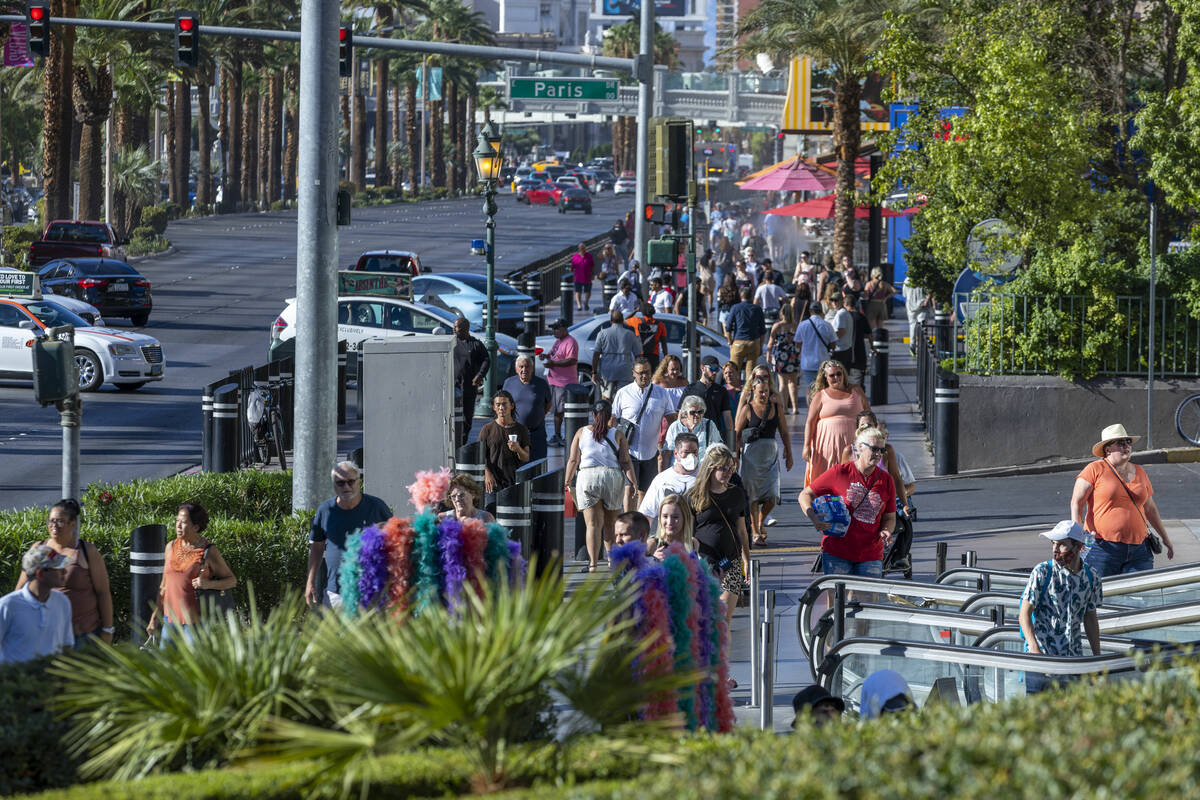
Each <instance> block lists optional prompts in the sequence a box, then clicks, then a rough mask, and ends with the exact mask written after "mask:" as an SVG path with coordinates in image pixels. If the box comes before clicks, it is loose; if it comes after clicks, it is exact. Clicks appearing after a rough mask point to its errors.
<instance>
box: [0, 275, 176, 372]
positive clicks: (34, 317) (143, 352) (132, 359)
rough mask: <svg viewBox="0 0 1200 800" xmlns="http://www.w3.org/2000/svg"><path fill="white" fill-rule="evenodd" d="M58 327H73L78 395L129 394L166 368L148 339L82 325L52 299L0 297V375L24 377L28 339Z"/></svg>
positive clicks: (157, 347) (30, 362)
mask: <svg viewBox="0 0 1200 800" xmlns="http://www.w3.org/2000/svg"><path fill="white" fill-rule="evenodd" d="M60 325H74V326H75V368H76V371H77V373H78V375H79V390H80V391H81V392H94V391H96V390H97V389H99V388H100V386H101V385H102V384H104V383H111V384H113V385H114V386H116V387H117V388H118V389H123V390H125V391H132V390H134V389H140V388H142V387H143V386H145V385H146V384H147V383H149V382H151V381H161V380H162V379H163V375H164V374H165V372H166V368H167V365H166V361H165V360H164V358H163V351H162V344H161V343H159V341H158V340H157V339H155V338H154V337H153V336H148V335H146V334H144V333H135V332H133V331H128V330H114V329H112V328H97V327H94V326H91V325H88V323H87V320H85V319H83V318H82V317H79V316H77V315H75V314H73V313H71V312H70V311H68V310H67V309H66V308H65V307H64V306H63V305H62V304H60V303H59V302H58V301H57V298H43V299H30V298H16V297H0V342H4V343H5V346H3V347H0V376H3V377H7V378H30V377H31V376H32V374H33V359H32V358H30V356H29V352H30V351H29V348H30V346H31V345H32V342H33V339H34V338H35V336H37V335H40V333H41V331H43V330H45V329H46V328H55V327H58V326H60ZM8 343H11V346H10V345H9V344H8Z"/></svg>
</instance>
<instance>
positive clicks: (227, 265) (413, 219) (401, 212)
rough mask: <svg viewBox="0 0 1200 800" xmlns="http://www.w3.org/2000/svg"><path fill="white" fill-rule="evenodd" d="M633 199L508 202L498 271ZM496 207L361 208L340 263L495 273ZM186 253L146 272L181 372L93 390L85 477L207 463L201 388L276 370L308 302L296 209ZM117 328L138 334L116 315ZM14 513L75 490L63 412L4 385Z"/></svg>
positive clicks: (222, 233) (566, 242) (4, 452)
mask: <svg viewBox="0 0 1200 800" xmlns="http://www.w3.org/2000/svg"><path fill="white" fill-rule="evenodd" d="M632 202H633V201H632V198H631V197H629V196H622V197H618V198H614V197H612V196H611V195H608V196H605V197H601V198H597V200H596V203H595V208H596V212H595V214H593V215H592V216H586V215H582V214H578V213H574V214H567V215H560V214H556V213H554V211H553V210H552V209H550V208H547V207H537V206H535V207H526V206H523V205H518V204H517V203H516V202H515V201H514V200H513V199H512V197H511V196H510V195H507V194H505V195H501V196H500V198H499V204H500V213H499V215H498V216H497V217H496V223H497V227H496V266H497V272H498V273H499V274H502V273H504V272H508V271H509V270H512V269H515V268H517V267H520V266H522V265H524V264H526V263H528V262H529V261H531V260H533V259H536V258H538V257H541V256H544V255H546V254H548V253H551V252H555V251H558V250H561V249H562V248H564V247H568V246H570V245H571V244H573V243H574V242H575V241H577V240H578V239H580V238H583V237H586V236H591V235H594V234H598V233H601V232H603V231H604V230H606V229H607V228H608V227H610V226H611V225H612V223H613V221H614V220H616V219H617V218H618V217H624V215H625V213H626V212H627V211H629V210H630V209H631V208H632ZM481 206H482V201H481V200H478V199H465V200H444V201H438V202H431V203H422V204H411V205H410V204H402V205H395V206H381V207H375V208H365V209H355V211H354V224H353V225H352V226H350V227H348V228H342V229H340V231H339V234H340V235H339V254H340V255H339V264H342V265H345V264H349V263H351V262H352V261H353V260H354V259H355V258H356V257H357V255H358V254H359V253H360V252H362V251H363V250H367V249H371V248H379V247H392V248H395V249H406V250H415V251H416V252H418V253H419V254H420V256H421V260H422V262H423V263H424V264H428V265H429V266H430V267H432V268H433V270H434V271H436V272H446V271H472V272H483V271H484V264H483V259H482V258H480V257H478V256H472V255H471V254H470V240H471V239H472V238H482V237H483V229H484V225H483V214H482V212H481ZM167 235H168V238H170V239H171V241H172V242H173V243H174V245H175V247H176V248H177V252H175V253H173V254H171V255H168V256H161V257H156V258H150V259H145V260H143V261H141V262H140V263H139V264H138V268H139V269H140V270H141V271H142V272H143V273H144V274H145V275H146V276H147V277H148V278H149V279H150V281H151V283H152V284H153V286H154V313H153V315H152V316H151V319H150V323H149V325H148V326H147V327H146V329H145V330H146V332H147V333H150V334H152V335H153V336H156V337H158V338H159V339H160V340H161V341H162V343H163V349H164V351H165V353H166V358H167V377H166V379H165V380H163V381H162V382H160V383H157V384H150V385H148V386H147V387H145V388H144V389H142V390H140V391H138V392H133V393H125V392H117V391H116V390H115V389H112V388H111V387H105V388H104V389H102V390H101V391H100V392H97V393H94V394H89V395H85V398H84V431H83V435H82V464H83V469H82V481H83V483H84V484H85V485H86V484H88V483H90V482H93V481H99V480H104V481H120V480H127V479H130V478H135V477H161V476H164V475H171V474H174V473H175V472H178V471H180V470H182V469H185V468H187V467H188V466H191V465H193V464H196V463H198V462H199V460H200V400H199V389H200V387H202V386H203V385H205V384H206V383H209V382H210V381H213V380H216V379H217V378H219V377H222V376H224V375H225V374H226V373H227V372H228V371H229V370H230V369H236V368H240V367H244V366H247V365H251V364H254V365H257V364H261V363H264V362H265V361H266V358H267V346H268V344H269V342H270V325H271V323H272V322H273V321H274V319H275V317H276V315H278V313H279V312H280V311H281V310H282V309H283V307H284V301H285V300H286V299H287V298H289V297H293V296H295V286H296V277H295V263H296V215H295V212H279V213H270V214H244V215H232V216H224V217H213V218H205V219H195V220H180V221H177V222H173V223H171V226H170V228H169V229H168V232H167ZM113 322H114V327H123V326H126V325H128V322H127V321H117V320H114V321H113ZM0 409H2V413H0V508H4V509H8V508H21V507H25V506H29V505H35V504H46V503H49V502H53V501H54V500H56V499H57V498H58V496H59V487H60V485H61V462H60V460H59V459H60V455H59V453H60V440H61V429H60V428H59V426H58V414H57V412H56V411H54V409H52V408H49V409H41V408H38V407H37V406H36V405H35V404H34V403H33V395H32V389H31V384H30V383H29V382H21V381H0Z"/></svg>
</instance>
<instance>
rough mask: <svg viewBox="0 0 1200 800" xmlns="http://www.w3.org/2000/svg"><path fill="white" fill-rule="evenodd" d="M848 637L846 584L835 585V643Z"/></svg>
mask: <svg viewBox="0 0 1200 800" xmlns="http://www.w3.org/2000/svg"><path fill="white" fill-rule="evenodd" d="M845 638H846V584H844V583H841V582H840V581H839V582H838V583H835V584H834V585H833V643H834V644H837V643H838V642H840V641H841V640H842V639H845Z"/></svg>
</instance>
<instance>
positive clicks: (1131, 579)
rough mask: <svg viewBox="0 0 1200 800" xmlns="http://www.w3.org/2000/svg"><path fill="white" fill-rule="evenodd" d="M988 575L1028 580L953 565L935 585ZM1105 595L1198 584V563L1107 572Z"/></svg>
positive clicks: (1024, 575) (1017, 574) (1018, 575)
mask: <svg viewBox="0 0 1200 800" xmlns="http://www.w3.org/2000/svg"><path fill="white" fill-rule="evenodd" d="M982 576H988V577H989V579H990V580H995V579H996V578H1002V579H1013V580H1011V581H1009V580H1005V581H1004V583H1002V585H1010V586H1015V585H1017V581H1019V582H1020V585H1021V586H1024V585H1025V583H1026V582H1027V581H1028V580H1029V572H1028V571H1024V572H1022V571H1020V570H1001V569H987V568H986V567H962V566H959V567H952V568H950V569H948V570H946V571H945V572H943V573H942V574H941V575H938V576H937V578H936V579H935V582H936V583H938V584H943V585H948V586H957V585H958V584H952V583H949V580H951V579H954V578H966V579H969V580H970V582H971V583H975V582H976V581H977V580H978V579H979V578H980V577H982ZM1102 581H1103V586H1104V594H1105V595H1109V594H1111V595H1114V596H1117V595H1124V594H1133V593H1135V592H1138V591H1144V590H1146V589H1162V588H1166V587H1170V586H1179V585H1182V584H1185V583H1200V562H1192V563H1188V564H1172V565H1171V566H1169V567H1158V568H1157V569H1148V570H1141V571H1140V572H1129V573H1126V574H1124V575H1110V576H1109V577H1107V578H1103V579H1102Z"/></svg>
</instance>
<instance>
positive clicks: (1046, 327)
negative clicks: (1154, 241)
mask: <svg viewBox="0 0 1200 800" xmlns="http://www.w3.org/2000/svg"><path fill="white" fill-rule="evenodd" d="M960 304H961V307H962V309H963V315H964V317H965V319H966V321H965V323H964V325H963V333H964V337H963V344H964V346H965V351H964V353H963V355H964V366H965V371H967V372H972V373H979V374H987V375H1052V374H1059V373H1060V372H1063V371H1072V372H1077V373H1080V374H1086V375H1091V374H1095V375H1103V376H1119V375H1144V374H1146V369H1147V366H1148V364H1149V361H1150V338H1149V335H1150V307H1149V299H1148V298H1145V297H1140V296H1134V295H1119V296H1117V297H1115V298H1111V299H1110V298H1101V299H1093V298H1089V297H1085V296H1082V295H1062V296H1057V297H1055V296H1035V295H1025V294H1008V293H975V294H972V295H969V296H968V295H957V296H956V297H955V305H956V307H957V306H959V305H960ZM1154 314H1155V319H1154V339H1155V342H1154V362H1155V363H1154V372H1155V374H1156V375H1159V376H1163V377H1194V376H1197V375H1200V319H1196V318H1195V317H1194V316H1193V315H1192V313H1191V310H1190V309H1189V307H1188V305H1187V304H1186V303H1185V302H1182V301H1180V300H1176V299H1174V298H1170V297H1165V298H1161V299H1158V300H1157V301H1156V302H1155V312H1154ZM1056 352H1057V353H1061V354H1063V355H1061V356H1059V357H1056V356H1055V355H1054V354H1055V353H1056Z"/></svg>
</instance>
